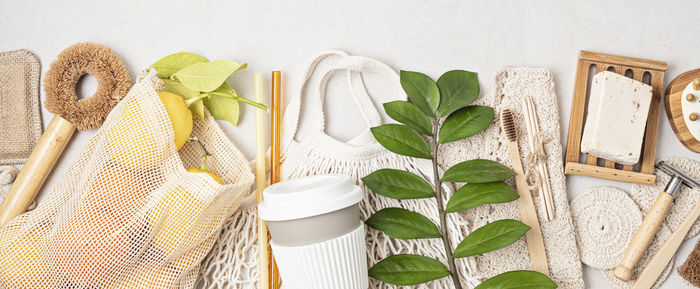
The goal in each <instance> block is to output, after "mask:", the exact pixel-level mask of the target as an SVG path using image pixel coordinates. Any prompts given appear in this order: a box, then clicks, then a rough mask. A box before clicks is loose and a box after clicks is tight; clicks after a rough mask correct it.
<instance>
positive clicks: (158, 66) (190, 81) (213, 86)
mask: <svg viewBox="0 0 700 289" xmlns="http://www.w3.org/2000/svg"><path fill="white" fill-rule="evenodd" d="M247 66H248V65H247V64H246V63H243V64H238V63H236V62H234V61H231V60H228V59H219V60H214V61H209V60H207V59H206V58H204V57H202V56H200V55H197V54H194V53H189V52H180V53H175V54H171V55H168V56H166V57H163V58H161V59H160V60H158V61H156V62H155V63H153V64H152V65H151V66H150V67H149V69H154V70H156V71H157V72H158V74H157V75H158V77H159V78H161V79H163V82H164V84H165V90H166V91H169V92H172V93H175V94H177V95H179V96H181V97H182V98H184V100H185V104H187V107H189V109H190V111H191V112H192V117H193V118H194V119H201V118H203V117H204V107H206V108H207V109H208V110H209V112H210V113H211V115H212V116H213V117H214V118H215V119H219V120H225V121H228V122H230V123H231V124H233V125H234V126H235V125H237V124H238V117H239V115H240V109H239V105H238V102H239V101H240V102H243V103H247V104H250V105H252V106H254V107H257V108H259V109H263V110H267V107H266V106H265V105H264V104H262V103H257V102H254V101H251V100H248V99H246V98H243V97H241V96H239V95H238V94H237V93H236V91H235V90H233V88H231V86H230V85H229V84H228V83H226V79H227V78H228V77H229V76H231V75H232V74H233V73H234V72H236V71H239V70H241V69H245V68H246V67H247Z"/></svg>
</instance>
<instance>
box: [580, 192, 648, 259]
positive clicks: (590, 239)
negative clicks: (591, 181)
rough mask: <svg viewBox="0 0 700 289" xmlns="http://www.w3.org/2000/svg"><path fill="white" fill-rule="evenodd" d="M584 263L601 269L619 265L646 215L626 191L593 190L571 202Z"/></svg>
mask: <svg viewBox="0 0 700 289" xmlns="http://www.w3.org/2000/svg"><path fill="white" fill-rule="evenodd" d="M571 216H572V217H573V221H574V226H575V227H576V231H577V232H578V234H577V241H578V246H579V251H580V254H581V261H582V262H583V263H584V264H586V265H588V266H591V267H594V268H598V269H603V270H606V269H611V268H614V267H615V266H617V265H619V264H620V262H621V261H622V258H623V257H624V255H625V251H626V250H627V246H628V245H629V244H630V242H631V241H632V237H633V236H634V232H635V230H637V228H638V227H639V225H641V223H642V213H641V212H640V211H639V208H638V207H637V205H635V204H634V201H632V199H631V198H630V197H629V196H628V195H627V193H625V192H624V191H622V190H620V189H617V188H612V187H598V188H593V189H591V190H589V191H587V192H585V193H584V194H583V195H581V196H579V197H578V198H576V199H574V200H573V201H571Z"/></svg>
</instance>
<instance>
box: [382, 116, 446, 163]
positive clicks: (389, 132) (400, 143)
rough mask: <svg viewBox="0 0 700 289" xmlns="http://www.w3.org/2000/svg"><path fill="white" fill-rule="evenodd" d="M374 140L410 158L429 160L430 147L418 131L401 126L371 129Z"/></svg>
mask: <svg viewBox="0 0 700 289" xmlns="http://www.w3.org/2000/svg"><path fill="white" fill-rule="evenodd" d="M371 131H372V135H373V136H374V138H375V139H376V140H377V141H378V142H379V143H380V144H381V145H382V146H383V147H385V148H386V149H388V150H390V151H392V152H394V153H397V154H400V155H404V156H409V157H416V158H423V159H429V158H431V157H432V153H431V151H430V145H428V142H426V141H425V139H424V138H423V137H421V136H420V135H419V134H418V133H417V132H416V131H414V130H412V129H410V128H408V127H407V126H403V125H400V124H393V123H392V124H385V125H380V126H377V127H373V128H371Z"/></svg>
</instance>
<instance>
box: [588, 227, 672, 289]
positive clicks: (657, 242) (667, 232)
mask: <svg viewBox="0 0 700 289" xmlns="http://www.w3.org/2000/svg"><path fill="white" fill-rule="evenodd" d="M635 232H636V230H635V231H632V234H634V233H635ZM669 237H671V229H669V228H668V226H666V225H664V224H661V227H660V228H659V232H657V233H656V236H655V237H654V239H653V240H652V241H651V244H649V247H648V248H647V250H646V252H645V253H644V255H643V256H642V258H641V259H640V260H639V262H638V263H637V266H635V267H634V270H633V271H632V279H631V280H630V281H627V282H625V281H622V280H620V279H617V277H615V274H614V271H615V269H610V270H603V271H601V274H602V275H603V278H605V280H607V281H608V284H610V287H612V288H615V289H629V288H632V285H633V284H634V282H635V281H636V279H637V276H639V274H641V273H642V270H644V268H645V267H646V266H647V263H649V261H651V258H652V257H654V254H656V251H658V250H659V249H661V246H663V244H664V242H666V239H668V238H669ZM675 259H676V257H673V259H671V261H670V262H668V265H666V268H665V269H664V271H663V272H661V276H659V279H657V280H656V283H654V286H652V287H651V288H659V286H661V284H662V283H663V282H664V281H665V280H666V278H668V275H670V274H671V271H672V270H673V263H674V262H675Z"/></svg>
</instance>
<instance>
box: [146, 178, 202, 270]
mask: <svg viewBox="0 0 700 289" xmlns="http://www.w3.org/2000/svg"><path fill="white" fill-rule="evenodd" d="M204 206H205V203H204V201H203V200H200V199H198V198H197V196H195V195H193V194H192V193H190V192H188V191H186V190H185V189H184V188H182V187H176V188H175V189H174V190H172V191H170V192H168V193H167V194H166V195H165V196H164V197H163V198H162V199H161V200H160V201H159V202H158V204H156V206H155V207H154V208H153V209H152V210H150V211H149V213H148V222H149V225H150V227H151V229H152V230H154V231H155V234H154V236H153V240H152V241H151V243H152V244H153V245H154V246H155V247H156V248H157V249H158V250H159V251H160V252H162V253H163V254H164V255H165V256H168V257H169V256H172V255H173V253H176V252H178V251H179V250H187V249H189V247H190V246H191V245H193V244H194V243H197V242H200V241H201V240H203V239H204V238H206V237H207V236H206V232H207V228H206V227H207V226H205V225H203V224H201V222H202V221H204V220H201V219H199V217H200V213H201V212H202V211H203V210H204Z"/></svg>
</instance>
